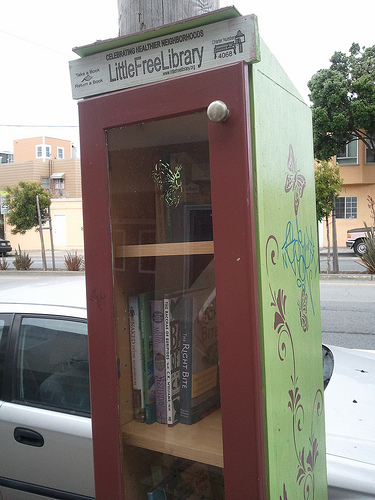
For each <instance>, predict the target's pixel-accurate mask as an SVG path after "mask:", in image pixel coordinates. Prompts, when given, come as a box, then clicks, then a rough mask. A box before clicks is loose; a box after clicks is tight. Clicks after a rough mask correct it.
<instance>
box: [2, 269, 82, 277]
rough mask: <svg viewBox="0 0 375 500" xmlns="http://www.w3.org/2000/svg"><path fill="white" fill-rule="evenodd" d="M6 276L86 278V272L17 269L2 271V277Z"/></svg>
mask: <svg viewBox="0 0 375 500" xmlns="http://www.w3.org/2000/svg"><path fill="white" fill-rule="evenodd" d="M4 275H12V276H13V275H19V276H20V275H22V276H25V275H28V276H47V275H48V276H85V271H68V270H66V269H60V270H59V269H56V270H55V271H52V270H49V269H47V271H44V270H43V269H29V270H27V271H22V270H17V269H5V270H3V271H0V277H2V276H4Z"/></svg>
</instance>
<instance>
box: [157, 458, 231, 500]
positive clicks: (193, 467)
mask: <svg viewBox="0 0 375 500" xmlns="http://www.w3.org/2000/svg"><path fill="white" fill-rule="evenodd" d="M213 474H214V473H213V472H212V467H210V466H208V465H205V464H199V463H194V462H191V461H187V460H186V461H180V462H179V463H178V464H172V466H171V470H170V472H169V473H167V474H166V476H165V477H164V478H163V479H162V480H161V481H160V483H159V484H158V485H157V486H155V487H154V488H152V489H151V490H149V492H148V500H171V499H176V498H178V499H180V500H214V499H215V500H219V498H224V497H223V494H220V495H219V496H218V497H216V496H214V491H215V490H214V489H213V488H212V484H211V483H212V480H213Z"/></svg>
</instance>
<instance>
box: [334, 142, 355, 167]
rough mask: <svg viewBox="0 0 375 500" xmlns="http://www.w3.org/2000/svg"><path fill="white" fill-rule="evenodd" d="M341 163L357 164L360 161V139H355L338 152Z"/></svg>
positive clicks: (338, 161) (338, 159)
mask: <svg viewBox="0 0 375 500" xmlns="http://www.w3.org/2000/svg"><path fill="white" fill-rule="evenodd" d="M336 159H337V163H338V164H339V165H356V164H357V163H358V139H353V140H352V141H350V142H348V144H346V146H345V147H344V148H343V149H342V150H341V151H340V152H339V153H338V154H337V156H336Z"/></svg>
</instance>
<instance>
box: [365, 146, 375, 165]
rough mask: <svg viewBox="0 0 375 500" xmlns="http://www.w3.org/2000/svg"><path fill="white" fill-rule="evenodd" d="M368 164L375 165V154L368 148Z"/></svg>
mask: <svg viewBox="0 0 375 500" xmlns="http://www.w3.org/2000/svg"><path fill="white" fill-rule="evenodd" d="M366 163H375V154H374V153H373V152H372V151H371V150H370V149H369V148H367V147H366Z"/></svg>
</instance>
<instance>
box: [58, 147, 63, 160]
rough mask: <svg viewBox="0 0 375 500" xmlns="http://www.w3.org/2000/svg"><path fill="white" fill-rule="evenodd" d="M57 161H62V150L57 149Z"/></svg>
mask: <svg viewBox="0 0 375 500" xmlns="http://www.w3.org/2000/svg"><path fill="white" fill-rule="evenodd" d="M57 159H58V160H63V159H64V148H57Z"/></svg>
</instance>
